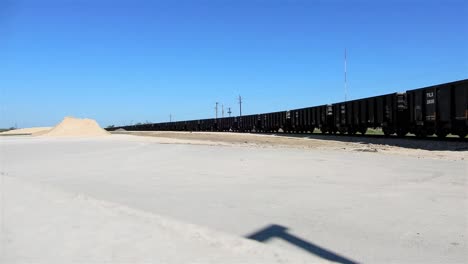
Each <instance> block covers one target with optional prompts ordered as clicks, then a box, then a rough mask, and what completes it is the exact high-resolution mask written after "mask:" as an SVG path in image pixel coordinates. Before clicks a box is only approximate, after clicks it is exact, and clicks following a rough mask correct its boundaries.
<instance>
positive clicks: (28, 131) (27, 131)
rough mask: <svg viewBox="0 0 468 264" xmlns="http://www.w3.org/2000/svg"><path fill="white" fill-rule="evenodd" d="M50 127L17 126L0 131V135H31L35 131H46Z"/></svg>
mask: <svg viewBox="0 0 468 264" xmlns="http://www.w3.org/2000/svg"><path fill="white" fill-rule="evenodd" d="M51 128H52V127H30V128H19V129H13V130H9V131H5V132H2V133H0V135H31V134H36V133H47V132H48V131H49V130H50V129H51Z"/></svg>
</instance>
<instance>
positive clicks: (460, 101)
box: [109, 79, 468, 138]
mask: <svg viewBox="0 0 468 264" xmlns="http://www.w3.org/2000/svg"><path fill="white" fill-rule="evenodd" d="M119 128H122V129H125V130H127V131H220V132H271V133H276V132H284V133H309V132H313V131H314V130H315V129H318V130H320V131H321V132H322V133H324V134H327V133H329V134H336V133H339V134H349V135H354V134H356V133H360V134H366V131H367V129H368V128H374V129H376V128H380V129H382V131H383V133H384V134H385V135H386V136H390V135H394V134H396V135H397V136H399V137H403V136H405V135H407V134H408V133H411V134H414V135H416V136H417V137H426V136H429V135H433V134H436V135H437V136H438V137H440V138H444V137H446V136H447V135H448V134H453V135H458V136H459V137H461V138H465V137H466V135H467V133H468V79H465V80H460V81H455V82H450V83H444V84H439V85H434V86H430V87H424V88H419V89H414V90H408V91H406V92H397V93H390V94H385V95H380V96H374V97H368V98H363V99H358V100H351V101H345V102H340V103H334V104H327V105H319V106H313V107H306V108H300V109H293V110H287V111H280V112H272V113H263V114H254V115H244V116H235V117H223V118H209V119H197V120H189V121H176V122H164V123H152V124H151V123H150V124H141V125H130V126H119V127H113V128H110V129H109V130H116V129H119Z"/></svg>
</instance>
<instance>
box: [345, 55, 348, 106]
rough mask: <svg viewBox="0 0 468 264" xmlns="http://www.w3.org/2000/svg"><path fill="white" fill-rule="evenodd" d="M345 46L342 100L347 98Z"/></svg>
mask: <svg viewBox="0 0 468 264" xmlns="http://www.w3.org/2000/svg"><path fill="white" fill-rule="evenodd" d="M346 77H347V76H346V48H345V50H344V100H345V102H346V101H347V99H348V80H347V78H346Z"/></svg>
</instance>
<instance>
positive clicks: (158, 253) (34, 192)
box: [0, 176, 329, 263]
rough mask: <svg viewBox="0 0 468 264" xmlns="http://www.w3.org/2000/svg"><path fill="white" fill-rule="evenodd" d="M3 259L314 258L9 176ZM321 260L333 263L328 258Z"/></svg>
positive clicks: (241, 260)
mask: <svg viewBox="0 0 468 264" xmlns="http://www.w3.org/2000/svg"><path fill="white" fill-rule="evenodd" d="M0 190H1V191H2V203H1V204H2V212H3V214H2V218H1V220H2V223H1V224H2V231H1V235H2V236H1V238H0V241H1V243H2V245H1V246H2V247H1V254H0V263H310V261H311V256H310V255H307V254H305V253H302V252H291V251H286V250H285V249H281V248H277V247H269V246H267V245H265V244H262V243H258V242H256V241H252V240H247V239H244V238H239V237H237V236H234V235H230V234H227V233H223V232H219V231H214V230H212V229H209V228H206V227H201V226H197V225H193V224H187V223H183V222H180V221H177V220H174V219H171V218H168V217H163V216H159V215H156V214H153V213H148V212H144V211H140V210H135V209H132V208H128V207H125V206H122V205H120V204H115V203H110V202H105V201H102V200H96V199H93V198H91V197H88V196H85V195H82V194H78V193H70V192H63V191H59V190H56V189H54V188H51V187H48V186H45V185H42V184H31V183H29V182H24V181H22V180H19V179H18V178H14V177H9V176H3V179H2V182H1V185H0ZM313 261H314V262H317V263H329V262H328V261H325V260H323V259H319V258H316V259H315V260H313Z"/></svg>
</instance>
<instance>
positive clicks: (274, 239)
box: [0, 135, 468, 263]
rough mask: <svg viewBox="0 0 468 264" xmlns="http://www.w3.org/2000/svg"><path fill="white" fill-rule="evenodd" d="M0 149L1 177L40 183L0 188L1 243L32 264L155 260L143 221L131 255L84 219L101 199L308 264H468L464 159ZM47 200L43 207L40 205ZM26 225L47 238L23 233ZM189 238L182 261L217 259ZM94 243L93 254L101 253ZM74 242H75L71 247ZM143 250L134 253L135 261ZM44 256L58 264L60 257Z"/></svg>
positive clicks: (302, 151) (53, 142)
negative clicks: (123, 255)
mask: <svg viewBox="0 0 468 264" xmlns="http://www.w3.org/2000/svg"><path fill="white" fill-rule="evenodd" d="M223 137H224V136H223ZM234 137H236V139H235V140H238V139H237V136H234ZM255 137H258V138H261V139H260V140H262V141H266V140H268V139H266V138H263V136H255ZM250 138H253V137H252V136H250ZM291 140H292V139H291ZM294 140H297V139H294ZM174 143H176V144H174ZM311 144H312V143H311ZM314 144H315V143H314ZM317 144H318V143H317ZM326 144H328V143H326ZM332 144H342V143H341V142H333V143H332ZM349 144H351V143H349ZM352 144H354V143H352ZM0 146H1V152H0V153H1V159H0V161H1V170H2V175H3V177H2V179H3V180H5V179H6V178H7V177H8V178H11V179H12V180H17V181H18V182H24V183H26V184H31V185H34V186H43V187H40V189H41V190H42V191H43V192H39V194H38V195H39V196H36V194H35V193H37V192H36V191H28V190H26V191H22V190H19V191H17V192H14V194H11V192H3V191H2V194H3V198H2V201H8V202H9V205H10V207H9V208H10V209H8V210H11V213H10V212H8V211H6V214H7V215H6V217H5V216H3V218H2V219H9V221H8V222H6V223H5V222H3V223H2V226H3V228H2V232H3V234H2V237H7V236H6V235H5V234H7V235H9V236H8V237H9V238H10V239H11V240H12V241H13V242H12V245H14V246H13V249H14V250H16V251H22V252H23V253H22V254H23V255H22V256H26V257H27V256H29V255H28V254H31V256H34V254H33V253H34V252H36V253H37V252H38V251H35V247H34V245H38V248H43V249H44V250H45V249H54V250H55V251H57V252H61V250H62V249H66V252H71V253H70V254H71V255H72V256H78V257H77V258H78V259H80V258H79V257H80V256H81V257H83V254H84V256H86V254H87V251H86V249H90V248H93V249H95V250H96V251H93V254H91V255H90V256H92V257H94V260H96V261H94V262H99V261H98V260H99V259H106V257H107V258H109V254H110V255H112V254H116V253H115V250H119V249H120V250H121V249H122V248H130V249H142V250H146V251H144V252H150V251H151V249H152V247H151V245H148V244H144V245H140V246H141V247H142V248H140V247H137V246H134V243H133V242H135V241H137V240H132V239H129V238H128V237H126V236H125V234H126V235H127V236H129V237H134V238H138V237H139V234H142V233H145V232H146V231H144V230H146V229H145V228H148V229H150V228H156V227H152V225H149V226H146V225H145V227H144V228H143V227H142V230H143V231H141V232H142V233H136V234H135V235H133V234H134V233H133V231H134V227H135V228H136V227H138V226H139V223H141V221H142V220H141V219H140V218H139V217H136V219H134V220H131V219H130V220H129V219H127V220H125V221H124V222H125V226H127V225H128V226H130V227H131V228H129V229H125V230H126V231H125V232H123V233H122V234H123V235H122V236H118V237H119V238H120V239H121V240H120V241H123V242H122V245H123V246H121V247H119V248H113V247H110V246H109V243H111V241H114V239H115V237H113V236H112V232H111V231H112V229H109V228H106V226H107V225H109V224H110V223H112V221H115V219H119V217H118V215H117V217H116V218H111V219H110V220H106V221H100V220H99V221H97V220H96V218H97V219H101V218H100V216H102V213H105V212H100V210H98V211H97V212H98V213H97V214H96V215H93V214H88V212H93V211H94V209H86V208H88V207H91V208H95V207H93V206H94V205H93V204H96V203H98V204H99V203H100V202H102V203H105V204H111V205H112V206H113V207H115V208H117V209H118V208H121V207H125V208H130V209H132V210H136V211H138V212H144V213H148V214H151V215H153V214H154V215H160V216H163V218H164V219H166V218H170V219H177V221H179V222H182V223H190V224H194V225H196V226H202V227H203V228H207V229H209V230H214V232H215V233H216V232H221V233H227V234H228V235H230V236H237V237H238V238H239V239H240V238H242V237H248V238H251V239H254V240H257V241H260V242H262V243H263V244H265V245H267V246H269V247H272V249H276V248H278V249H280V248H281V250H286V251H288V252H291V253H292V254H293V253H294V254H296V253H297V254H301V253H302V254H303V253H307V256H309V257H310V259H307V260H306V261H308V262H311V263H314V262H316V261H317V258H319V259H322V260H334V261H337V262H340V263H353V262H368V263H389V262H392V263H467V262H468V241H467V240H468V239H467V237H468V234H467V230H468V219H467V215H468V195H467V192H466V190H467V187H468V184H467V177H468V176H467V175H468V174H467V162H466V161H463V160H448V159H442V158H417V157H415V156H412V155H406V154H405V155H401V153H400V154H398V153H392V154H387V153H386V152H380V151H378V152H365V151H354V150H342V148H341V145H340V147H328V146H321V147H317V148H313V147H312V148H299V147H297V148H296V147H291V146H286V147H277V146H276V145H273V146H271V145H267V146H263V145H259V144H256V143H255V144H254V143H252V144H250V143H245V142H244V143H226V142H219V143H212V142H210V143H209V144H207V141H205V140H198V139H197V140H190V142H187V140H186V139H174V138H167V137H136V136H129V135H113V136H111V137H107V138H101V139H98V138H81V139H80V138H40V137H4V138H0ZM3 186H5V185H3ZM5 188H8V189H9V190H10V188H9V187H5ZM51 188H52V189H56V190H58V191H59V192H61V193H63V194H64V195H66V196H67V197H76V196H78V197H87V199H90V200H92V201H94V202H92V203H91V204H89V205H86V204H84V205H83V204H82V203H81V202H76V203H75V202H73V199H72V200H71V201H70V200H69V199H63V203H62V206H56V202H55V201H57V200H56V199H52V198H47V197H48V195H52V196H53V197H56V196H55V194H51V192H50V191H49V189H51ZM18 192H19V193H18ZM5 193H6V196H5ZM22 197H23V198H24V199H23V198H22ZM37 197H38V198H37ZM41 197H43V198H41ZM44 197H45V198H44ZM59 197H61V196H59ZM22 199H23V200H22ZM41 199H42V200H43V201H45V202H41V203H39V202H36V200H41ZM58 201H59V202H60V201H62V200H60V199H58ZM51 202H52V203H51ZM38 203H39V204H40V206H39V205H38ZM15 205H18V207H15ZM48 206H50V207H48ZM112 206H111V207H112ZM3 208H5V207H3ZM42 208H45V209H42ZM47 208H48V209H47ZM67 208H77V210H78V211H77V212H76V213H77V216H76V217H77V219H84V220H79V221H78V222H76V223H77V225H78V226H83V229H82V230H83V232H85V233H84V234H86V235H83V233H81V232H80V231H79V230H80V229H78V231H77V230H76V227H75V225H74V224H72V225H65V224H63V222H64V221H70V220H67V219H74V217H75V215H74V213H73V214H72V213H71V212H74V210H71V211H70V210H69V209H67ZM37 211H39V212H43V214H41V216H42V218H41V219H44V217H45V220H41V221H39V220H38V221H39V222H38V223H37V226H35V223H36V222H35V221H34V219H35V218H36V215H35V213H33V212H37ZM29 212H31V214H30V218H28V213H29ZM3 213H4V214H5V211H4V212H3ZM81 213H83V214H84V216H83V215H82V214H81ZM15 214H16V215H19V216H17V217H15ZM69 214H72V215H71V216H70V217H68V218H67V217H65V216H66V215H69ZM8 215H10V216H11V217H10V218H8ZM64 215H65V216H64ZM80 215H81V216H80ZM105 215H107V213H105ZM82 216H83V218H82ZM130 218H132V217H130ZM25 219H26V220H25ZM28 219H29V220H28ZM31 219H32V220H31ZM47 219H51V222H50V223H52V226H57V228H58V229H57V230H58V231H57V232H58V233H49V232H47V230H53V229H50V228H51V227H50V226H48V229H43V225H42V224H44V221H45V223H48V222H47ZM54 219H55V220H54ZM60 219H62V220H63V221H62V220H60ZM113 219H114V220H113ZM139 219H140V220H139ZM52 220H53V221H52ZM88 221H90V222H88ZM95 221H97V222H95ZM127 221H129V222H128V223H127ZM21 223H26V224H24V225H23V226H22V225H21ZM41 223H42V224H41ZM25 227H27V228H29V229H28V230H35V231H37V230H39V231H40V230H46V231H44V232H43V233H40V234H38V233H34V232H32V233H28V232H22V231H21V230H25ZM88 227H89V228H88ZM100 229H102V230H107V231H103V232H96V233H95V234H96V236H93V232H94V231H93V230H100ZM10 230H13V231H14V230H16V232H17V233H15V232H13V231H10ZM155 230H159V229H157V228H156V229H155ZM160 232H163V233H162V234H163V235H161V237H164V238H166V239H169V238H167V236H166V235H164V234H166V233H165V231H164V230H161V231H160ZM11 234H13V236H12V235H11ZM15 234H19V235H17V236H15ZM54 234H56V235H54ZM58 234H67V235H66V236H59V235H58ZM119 234H120V233H119ZM86 236H89V238H90V239H92V240H91V241H93V243H94V242H95V241H98V242H99V241H100V243H98V244H97V247H94V246H85V245H86V243H87V242H88V240H82V239H83V237H86ZM155 236H157V235H155ZM178 237H179V235H177V233H176V235H174V236H173V237H172V238H171V239H175V240H171V241H172V242H171V243H167V245H171V244H172V245H177V241H178V240H177V238H178ZM189 237H190V236H189ZM49 238H53V239H49ZM97 238H99V239H97ZM15 240H16V241H17V242H18V243H16V244H15ZM28 241H29V242H28ZM31 241H32V242H31ZM125 241H126V243H125ZM132 241H133V242H132ZM147 241H153V240H151V239H150V240H147ZM156 241H158V240H157V239H156V240H154V241H153V242H151V243H155V245H154V248H155V249H156V248H159V251H158V252H166V251H167V252H168V255H164V254H163V255H161V256H167V257H168V258H162V259H163V260H164V259H171V257H170V254H169V253H170V252H174V251H171V248H168V249H167V250H164V245H165V244H164V243H160V241H159V242H156ZM184 241H185V242H184V243H186V244H184V245H185V246H184V250H182V251H180V252H181V253H180V254H187V255H186V257H187V258H189V257H190V256H192V255H197V252H198V253H199V254H201V255H206V254H208V253H206V252H207V251H205V250H208V251H209V247H208V248H206V247H203V248H204V250H202V249H200V248H199V247H198V246H196V245H197V244H196V242H193V243H195V244H194V246H193V247H190V243H191V242H190V240H184ZM3 243H5V242H4V240H3ZM93 243H90V245H96V244H93ZM151 243H150V244H151ZM203 243H204V242H203ZM213 243H215V244H214V245H212V246H213V250H217V248H218V247H217V246H216V245H217V242H213ZM39 245H40V246H39ZM67 245H72V247H71V248H72V249H73V250H71V251H70V247H67ZM73 245H75V246H76V245H78V247H73ZM79 245H83V246H82V247H80V246H79ZM209 245H210V244H209V243H208V246H209ZM222 245H225V244H223V243H222ZM109 247H110V248H111V249H112V250H110V249H109ZM161 247H162V248H161ZM3 248H4V251H3V252H14V251H13V249H12V248H9V247H8V244H7V247H5V244H3ZM5 248H6V249H5ZM221 248H225V247H224V246H221ZM80 250H81V251H80ZM185 250H188V252H189V253H184V252H185ZM223 250H224V249H223ZM130 251H131V250H130ZM178 252H179V251H178ZM226 252H227V251H226ZM88 253H89V252H88ZM136 253H138V251H137V252H136ZM136 253H135V252H133V253H132V252H128V251H127V254H130V255H132V254H133V255H135V256H138V254H136ZM38 254H40V251H39V253H38ZM75 254H76V255H75ZM148 254H149V253H148ZM191 254H192V255H191ZM226 254H227V255H226V256H230V255H229V254H231V253H226ZM118 255H119V254H116V256H118ZM142 255H143V256H144V255H145V254H142ZM44 256H49V260H52V259H53V255H50V254H45V253H44ZM68 256H70V255H68ZM158 256H159V255H158ZM161 256H159V257H161ZM183 256H184V255H183ZM183 256H180V258H179V259H183ZM301 256H303V255H301ZM24 259H25V258H22V259H20V260H24ZM64 259H65V260H66V259H67V258H62V260H64ZM82 259H83V258H81V260H82ZM88 259H90V258H88ZM160 259H161V258H160ZM254 259H257V258H254V257H252V260H254ZM9 260H11V259H9ZM14 260H15V259H14V258H13V260H12V261H11V262H14ZM30 260H34V259H30ZM90 260H92V258H91V259H90ZM114 260H119V259H118V258H116V259H114ZM120 260H122V259H120ZM136 260H137V261H136V262H138V260H139V261H141V262H144V261H145V259H136ZM20 262H21V261H20ZM33 262H34V261H33ZM44 262H47V258H46V259H45V261H44ZM70 262H71V261H70ZM90 262H91V261H90ZM181 262H183V261H181ZM221 262H223V261H221ZM291 262H292V263H294V261H291Z"/></svg>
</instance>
